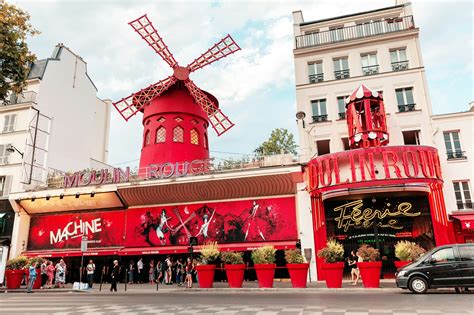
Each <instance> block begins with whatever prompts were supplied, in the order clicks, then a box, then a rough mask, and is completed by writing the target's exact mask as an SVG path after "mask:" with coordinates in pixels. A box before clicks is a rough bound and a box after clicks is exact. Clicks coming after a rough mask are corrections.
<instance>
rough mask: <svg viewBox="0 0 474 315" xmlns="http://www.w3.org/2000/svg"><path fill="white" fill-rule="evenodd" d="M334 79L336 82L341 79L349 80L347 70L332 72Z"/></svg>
mask: <svg viewBox="0 0 474 315" xmlns="http://www.w3.org/2000/svg"><path fill="white" fill-rule="evenodd" d="M334 78H336V80H342V79H347V78H350V71H349V69H344V70H338V71H334Z"/></svg>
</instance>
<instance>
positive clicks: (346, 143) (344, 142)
mask: <svg viewBox="0 0 474 315" xmlns="http://www.w3.org/2000/svg"><path fill="white" fill-rule="evenodd" d="M341 141H342V146H343V147H344V151H347V150H350V149H351V147H350V146H349V138H347V137H346V138H341Z"/></svg>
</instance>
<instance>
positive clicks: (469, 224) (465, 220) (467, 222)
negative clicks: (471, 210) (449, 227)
mask: <svg viewBox="0 0 474 315" xmlns="http://www.w3.org/2000/svg"><path fill="white" fill-rule="evenodd" d="M451 217H453V218H454V219H457V220H459V222H460V223H461V227H462V229H463V230H474V214H454V215H451Z"/></svg>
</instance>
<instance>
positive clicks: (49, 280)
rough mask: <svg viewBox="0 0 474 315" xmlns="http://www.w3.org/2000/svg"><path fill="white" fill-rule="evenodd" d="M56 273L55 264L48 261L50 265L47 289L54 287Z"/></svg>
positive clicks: (47, 270)
mask: <svg viewBox="0 0 474 315" xmlns="http://www.w3.org/2000/svg"><path fill="white" fill-rule="evenodd" d="M54 271H55V268H54V266H53V262H52V261H51V260H48V264H47V267H46V274H47V275H48V281H46V288H47V289H51V288H52V287H53V279H54Z"/></svg>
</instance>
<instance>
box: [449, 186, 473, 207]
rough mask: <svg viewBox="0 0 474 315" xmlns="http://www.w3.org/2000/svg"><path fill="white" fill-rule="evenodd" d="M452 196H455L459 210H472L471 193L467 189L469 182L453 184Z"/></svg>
mask: <svg viewBox="0 0 474 315" xmlns="http://www.w3.org/2000/svg"><path fill="white" fill-rule="evenodd" d="M453 186H454V195H455V196H456V205H457V206H458V209H459V210H463V209H472V200H471V191H470V189H469V181H467V180H465V181H455V182H453Z"/></svg>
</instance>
